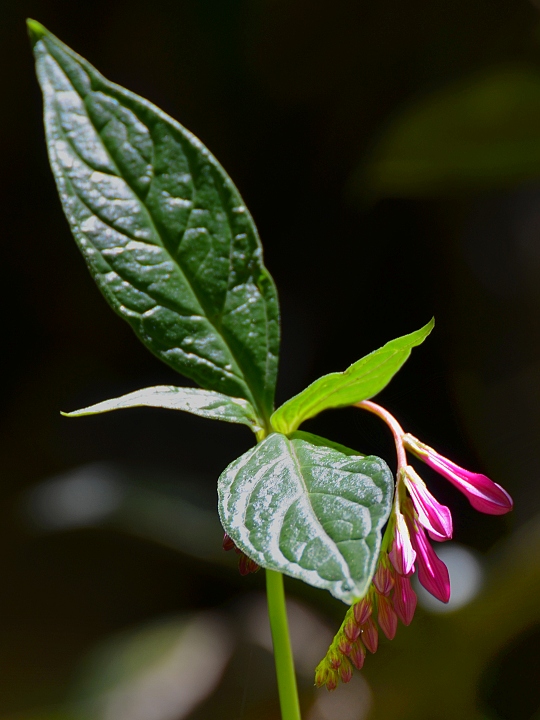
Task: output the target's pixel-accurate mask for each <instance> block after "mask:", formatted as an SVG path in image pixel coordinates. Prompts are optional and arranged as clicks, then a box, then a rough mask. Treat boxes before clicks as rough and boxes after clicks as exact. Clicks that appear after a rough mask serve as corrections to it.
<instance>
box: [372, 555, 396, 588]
mask: <svg viewBox="0 0 540 720" xmlns="http://www.w3.org/2000/svg"><path fill="white" fill-rule="evenodd" d="M373 584H374V585H375V587H376V588H377V591H378V592H379V593H381V594H382V595H390V593H391V592H392V588H393V587H394V577H393V572H392V568H391V567H390V565H389V563H387V562H385V561H384V560H381V561H380V562H379V566H378V567H377V572H376V573H375V575H374V576H373Z"/></svg>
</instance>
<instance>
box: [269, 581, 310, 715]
mask: <svg viewBox="0 0 540 720" xmlns="http://www.w3.org/2000/svg"><path fill="white" fill-rule="evenodd" d="M266 595H267V598H268V617H269V618H270V628H271V630H272V643H273V645H274V659H275V662H276V674H277V682H278V690H279V704H280V706H281V720H301V716H300V704H299V702H298V689H297V687H296V676H295V674H294V662H293V656H292V650H291V640H290V637H289V624H288V622H287V609H286V607H285V592H284V590H283V575H282V574H281V573H279V572H276V571H275V570H267V571H266Z"/></svg>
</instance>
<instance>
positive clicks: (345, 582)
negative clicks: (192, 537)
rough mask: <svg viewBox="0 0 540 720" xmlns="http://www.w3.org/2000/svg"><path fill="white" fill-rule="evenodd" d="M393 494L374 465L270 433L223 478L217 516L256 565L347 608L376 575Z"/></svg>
mask: <svg viewBox="0 0 540 720" xmlns="http://www.w3.org/2000/svg"><path fill="white" fill-rule="evenodd" d="M393 487H394V481H393V477H392V473H391V472H390V469H389V468H388V466H387V465H386V463H385V462H384V460H381V459H380V458H378V457H373V456H369V457H363V456H362V455H359V454H358V453H356V452H355V451H354V450H350V449H349V448H345V447H343V446H340V445H336V443H331V442H328V441H326V440H324V439H323V438H319V437H317V436H315V435H311V434H310V433H304V432H298V433H294V435H292V436H291V437H290V438H287V437H285V436H284V435H281V434H280V433H272V434H271V435H269V436H268V437H267V438H265V440H263V441H262V442H261V443H259V444H258V445H256V446H255V447H254V448H252V449H251V450H249V451H248V452H247V453H245V454H244V455H242V457H240V458H238V459H237V460H235V461H234V462H233V463H231V465H229V467H228V468H227V469H226V470H225V471H224V472H223V474H222V475H221V477H220V479H219V483H218V495H219V513H220V517H221V522H222V524H223V527H224V528H225V531H226V532H227V534H228V535H230V537H231V538H232V539H233V540H234V542H235V543H236V545H237V546H238V547H239V548H240V549H241V550H243V551H244V552H245V553H246V554H247V555H249V557H251V558H253V559H254V560H255V561H256V562H257V563H259V565H262V566H263V567H265V568H270V569H272V570H279V571H280V572H283V573H285V574H287V575H291V576H292V577H295V578H299V579H300V580H303V581H304V582H307V583H309V584H310V585H313V586H315V587H319V588H325V589H327V590H329V591H330V592H331V593H332V595H334V596H335V597H337V598H339V599H340V600H343V602H346V603H349V604H350V603H352V602H354V600H355V599H357V598H360V597H362V596H363V595H364V594H365V593H366V591H367V589H368V587H369V583H370V582H371V578H372V577H373V573H374V572H375V565H376V562H377V558H378V555H379V550H380V543H381V528H382V527H383V525H384V523H385V522H386V520H387V518H388V516H389V514H390V508H391V503H392V496H393Z"/></svg>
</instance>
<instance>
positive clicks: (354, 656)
mask: <svg viewBox="0 0 540 720" xmlns="http://www.w3.org/2000/svg"><path fill="white" fill-rule="evenodd" d="M349 657H350V659H351V662H352V664H353V665H354V667H355V668H356V669H357V670H361V669H362V668H363V667H364V660H365V659H366V648H365V647H364V645H363V643H362V642H361V641H360V640H357V641H356V642H355V643H353V645H352V648H351V652H350V653H349Z"/></svg>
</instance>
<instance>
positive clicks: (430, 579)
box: [409, 520, 450, 603]
mask: <svg viewBox="0 0 540 720" xmlns="http://www.w3.org/2000/svg"><path fill="white" fill-rule="evenodd" d="M409 528H410V531H411V540H412V543H413V546H414V549H415V550H416V560H417V563H418V579H419V580H420V583H421V584H422V585H423V586H424V587H425V588H426V590H427V591H428V592H430V593H431V594H432V595H434V596H435V597H436V598H437V599H438V600H441V602H445V603H446V602H448V600H449V599H450V577H449V575H448V568H447V567H446V565H445V564H444V563H443V561H442V560H441V559H440V558H438V557H437V554H436V553H435V550H434V549H433V548H432V547H431V545H430V544H429V541H428V539H427V537H426V534H425V532H424V530H423V528H422V527H420V526H419V525H418V523H417V522H416V521H415V520H411V522H410V525H409Z"/></svg>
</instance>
